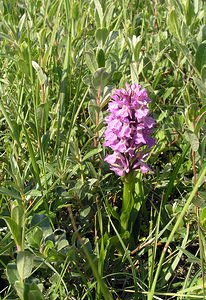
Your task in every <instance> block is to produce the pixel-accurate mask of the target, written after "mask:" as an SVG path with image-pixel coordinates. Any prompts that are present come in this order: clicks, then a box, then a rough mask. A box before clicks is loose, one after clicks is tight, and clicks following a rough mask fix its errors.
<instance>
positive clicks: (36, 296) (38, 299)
mask: <svg viewBox="0 0 206 300" xmlns="http://www.w3.org/2000/svg"><path fill="white" fill-rule="evenodd" d="M25 300H44V296H43V294H42V292H41V291H40V289H39V287H38V286H37V285H36V284H35V283H34V282H32V284H30V285H29V287H28V289H26V292H25Z"/></svg>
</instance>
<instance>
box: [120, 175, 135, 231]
mask: <svg viewBox="0 0 206 300" xmlns="http://www.w3.org/2000/svg"><path fill="white" fill-rule="evenodd" d="M134 190H135V177H134V173H133V172H130V173H128V174H127V175H126V176H125V177H124V186H123V199H122V211H121V216H120V224H121V231H122V233H124V232H125V231H127V229H128V223H129V218H130V214H131V211H132V208H133V205H134Z"/></svg>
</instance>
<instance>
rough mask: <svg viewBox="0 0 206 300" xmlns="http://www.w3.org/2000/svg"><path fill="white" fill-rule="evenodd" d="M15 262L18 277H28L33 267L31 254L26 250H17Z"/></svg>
mask: <svg viewBox="0 0 206 300" xmlns="http://www.w3.org/2000/svg"><path fill="white" fill-rule="evenodd" d="M16 264H17V270H18V273H19V276H20V278H21V279H25V278H28V277H29V276H30V275H31V272H32V269H33V255H32V254H31V253H30V252H28V251H21V252H18V253H17V258H16Z"/></svg>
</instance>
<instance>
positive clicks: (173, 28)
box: [167, 7, 180, 38]
mask: <svg viewBox="0 0 206 300" xmlns="http://www.w3.org/2000/svg"><path fill="white" fill-rule="evenodd" d="M167 24H168V28H169V31H170V33H171V34H173V35H174V36H176V37H177V38H180V22H179V18H178V15H177V12H176V10H175V8H174V7H173V8H172V9H171V10H170V12H169V14H168V19H167Z"/></svg>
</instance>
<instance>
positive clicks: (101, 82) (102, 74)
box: [92, 68, 110, 90]
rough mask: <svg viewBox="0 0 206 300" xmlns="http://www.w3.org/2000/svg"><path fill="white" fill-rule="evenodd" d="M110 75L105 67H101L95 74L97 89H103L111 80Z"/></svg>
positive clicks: (94, 83) (93, 80)
mask: <svg viewBox="0 0 206 300" xmlns="http://www.w3.org/2000/svg"><path fill="white" fill-rule="evenodd" d="M109 77H110V75H109V74H108V73H107V71H106V69H105V68H99V69H98V70H97V71H96V72H95V73H94V75H93V78H92V82H93V86H94V87H95V89H101V90H102V89H103V88H104V87H105V86H106V85H107V82H108V80H109Z"/></svg>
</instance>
